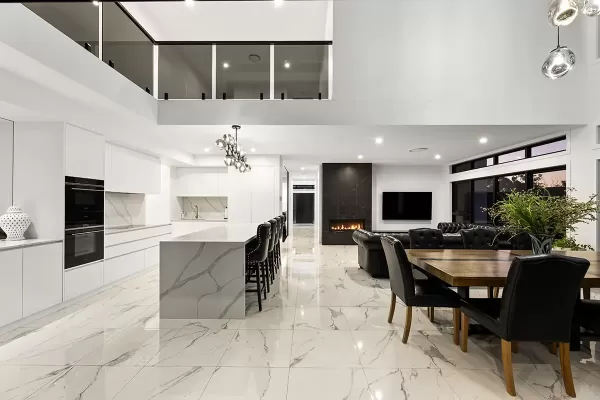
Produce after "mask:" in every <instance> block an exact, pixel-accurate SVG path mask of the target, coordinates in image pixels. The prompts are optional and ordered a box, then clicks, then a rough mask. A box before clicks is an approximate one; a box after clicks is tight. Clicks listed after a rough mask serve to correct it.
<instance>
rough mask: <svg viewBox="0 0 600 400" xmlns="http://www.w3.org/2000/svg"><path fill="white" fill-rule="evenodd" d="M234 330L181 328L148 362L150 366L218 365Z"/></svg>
mask: <svg viewBox="0 0 600 400" xmlns="http://www.w3.org/2000/svg"><path fill="white" fill-rule="evenodd" d="M235 333H236V332H235V331H234V330H226V329H221V330H206V329H198V328H195V327H192V328H183V329H181V330H180V331H179V332H178V333H177V334H176V335H175V336H174V337H173V338H172V339H171V340H170V341H169V342H168V343H167V344H166V346H164V347H161V348H160V349H159V351H158V353H157V354H156V356H155V357H154V358H153V359H152V360H151V361H150V363H148V365H152V366H161V367H166V366H178V367H183V366H214V367H216V366H218V365H219V362H220V361H221V358H222V357H223V354H224V353H225V350H226V349H227V346H228V345H229V343H230V342H231V340H232V339H233V337H234V335H235Z"/></svg>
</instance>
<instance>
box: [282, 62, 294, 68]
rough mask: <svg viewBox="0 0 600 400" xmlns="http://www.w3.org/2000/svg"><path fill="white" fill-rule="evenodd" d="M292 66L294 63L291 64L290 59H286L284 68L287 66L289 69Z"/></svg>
mask: <svg viewBox="0 0 600 400" xmlns="http://www.w3.org/2000/svg"><path fill="white" fill-rule="evenodd" d="M291 66H292V64H290V62H289V61H287V60H286V61H285V62H284V63H283V67H284V68H287V69H289V68H290V67H291Z"/></svg>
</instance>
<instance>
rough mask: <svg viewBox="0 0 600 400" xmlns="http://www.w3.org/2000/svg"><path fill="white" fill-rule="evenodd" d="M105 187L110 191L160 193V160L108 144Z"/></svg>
mask: <svg viewBox="0 0 600 400" xmlns="http://www.w3.org/2000/svg"><path fill="white" fill-rule="evenodd" d="M105 151H106V154H105V160H106V166H105V171H106V172H105V175H106V181H105V188H106V191H108V192H121V193H144V194H160V190H161V175H160V165H161V163H160V160H159V159H158V158H156V157H152V156H148V155H146V154H142V153H139V152H137V151H133V150H129V149H126V148H124V147H120V146H115V145H113V144H110V143H107V144H106V150H105Z"/></svg>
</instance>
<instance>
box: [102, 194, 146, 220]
mask: <svg viewBox="0 0 600 400" xmlns="http://www.w3.org/2000/svg"><path fill="white" fill-rule="evenodd" d="M145 200H146V196H145V195H144V194H137V193H114V192H106V194H105V197H104V224H105V226H106V228H110V227H116V226H126V225H145V224H146V206H145Z"/></svg>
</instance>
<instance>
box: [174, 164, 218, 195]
mask: <svg viewBox="0 0 600 400" xmlns="http://www.w3.org/2000/svg"><path fill="white" fill-rule="evenodd" d="M174 192H175V193H174V194H175V195H176V196H179V197H219V196H227V168H216V167H214V168H177V171H176V179H175V183H174Z"/></svg>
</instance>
